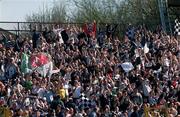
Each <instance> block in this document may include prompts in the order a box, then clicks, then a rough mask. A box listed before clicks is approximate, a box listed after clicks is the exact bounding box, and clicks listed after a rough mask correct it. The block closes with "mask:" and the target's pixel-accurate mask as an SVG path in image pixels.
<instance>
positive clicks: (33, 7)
mask: <svg viewBox="0 0 180 117" xmlns="http://www.w3.org/2000/svg"><path fill="white" fill-rule="evenodd" d="M52 2H53V0H0V21H25V16H26V15H27V14H31V13H33V12H38V11H39V9H40V8H42V6H43V4H47V5H52Z"/></svg>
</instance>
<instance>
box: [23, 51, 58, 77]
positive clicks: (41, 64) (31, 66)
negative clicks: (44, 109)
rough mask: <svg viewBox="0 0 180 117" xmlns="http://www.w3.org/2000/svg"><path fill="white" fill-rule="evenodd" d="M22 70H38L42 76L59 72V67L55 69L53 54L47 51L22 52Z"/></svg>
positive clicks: (28, 71)
mask: <svg viewBox="0 0 180 117" xmlns="http://www.w3.org/2000/svg"><path fill="white" fill-rule="evenodd" d="M21 61H22V62H21V71H22V72H23V73H25V74H26V73H32V72H33V71H37V72H38V73H39V74H40V75H41V76H42V77H49V78H50V77H51V75H52V74H53V73H58V72H59V69H57V70H53V62H52V60H51V56H50V55H49V54H46V53H36V54H32V55H30V56H29V55H27V54H25V53H23V54H22V58H21Z"/></svg>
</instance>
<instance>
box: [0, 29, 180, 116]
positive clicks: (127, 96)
mask: <svg viewBox="0 0 180 117" xmlns="http://www.w3.org/2000/svg"><path fill="white" fill-rule="evenodd" d="M129 30H130V29H129ZM130 32H131V34H129V33H128V31H127V33H126V34H125V36H124V38H123V39H119V38H118V37H117V36H115V35H114V33H113V32H111V31H109V29H107V30H106V31H105V33H104V34H100V33H98V31H97V32H95V33H96V34H92V35H89V34H87V33H86V32H84V30H83V28H81V27H77V26H68V27H59V25H55V26H54V28H53V29H52V30H50V29H48V27H46V28H45V29H44V31H43V32H38V31H37V30H36V29H34V31H33V32H32V37H31V38H29V37H22V36H19V37H18V36H17V37H16V38H13V37H12V36H11V35H9V36H5V35H3V34H0V42H1V44H0V79H1V81H0V106H1V108H6V112H4V113H6V114H9V116H12V117H180V40H178V39H177V38H175V37H173V36H169V35H167V34H166V33H165V32H163V31H162V30H161V29H160V28H157V29H156V30H155V31H154V32H152V31H150V30H148V29H147V28H145V26H138V27H132V26H131V31H130ZM145 46H146V47H147V48H148V50H149V51H147V52H144V47H145ZM23 52H24V53H27V54H29V55H31V54H32V53H33V52H44V53H48V54H50V55H51V57H52V60H53V64H54V69H59V70H60V72H59V73H55V74H53V75H52V76H51V78H48V77H42V76H41V75H39V74H38V73H37V72H36V71H33V73H31V74H23V73H22V72H21V69H20V65H21V55H22V53H23ZM124 62H129V63H132V65H133V69H132V70H131V71H129V72H126V71H124V69H123V68H122V66H121V64H122V63H124ZM0 112H1V111H0ZM1 114H2V113H1Z"/></svg>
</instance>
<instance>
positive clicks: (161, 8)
mask: <svg viewBox="0 0 180 117" xmlns="http://www.w3.org/2000/svg"><path fill="white" fill-rule="evenodd" d="M157 1H158V6H159V13H160V18H161V25H162V28H163V30H164V31H166V24H165V18H164V10H163V1H162V0H157Z"/></svg>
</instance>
